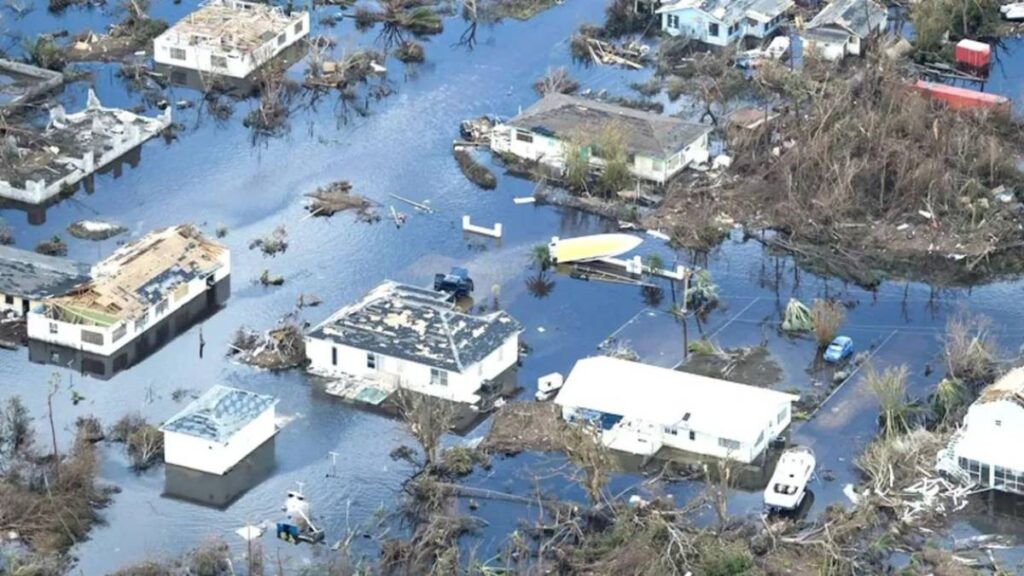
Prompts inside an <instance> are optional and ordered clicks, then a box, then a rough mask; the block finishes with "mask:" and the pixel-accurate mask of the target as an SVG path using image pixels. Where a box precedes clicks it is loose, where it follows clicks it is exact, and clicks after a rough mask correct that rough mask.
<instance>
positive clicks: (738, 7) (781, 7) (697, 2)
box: [658, 0, 793, 23]
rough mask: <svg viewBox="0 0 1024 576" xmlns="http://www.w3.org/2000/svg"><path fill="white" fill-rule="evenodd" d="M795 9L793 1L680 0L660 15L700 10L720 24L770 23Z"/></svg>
mask: <svg viewBox="0 0 1024 576" xmlns="http://www.w3.org/2000/svg"><path fill="white" fill-rule="evenodd" d="M792 7H793V0H680V1H679V2H676V3H674V4H668V5H666V6H663V7H662V8H660V9H659V10H658V13H659V14H661V13H665V12H677V11H679V10H687V9H691V8H692V9H694V10H700V11H701V12H704V13H706V14H708V15H710V16H711V17H712V18H715V19H716V20H718V21H720V22H727V23H734V22H736V21H737V20H740V19H741V18H744V17H746V18H751V19H752V20H756V21H757V22H760V23H764V22H768V21H769V20H771V19H772V18H775V17H776V16H779V15H780V14H783V13H785V12H786V11H787V10H789V9H790V8H792Z"/></svg>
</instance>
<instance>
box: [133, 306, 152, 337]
mask: <svg viewBox="0 0 1024 576" xmlns="http://www.w3.org/2000/svg"><path fill="white" fill-rule="evenodd" d="M148 323H149V310H146V311H145V312H143V313H142V316H139V317H138V319H136V320H135V331H136V332H138V331H140V330H142V329H143V328H145V327H146V324H148Z"/></svg>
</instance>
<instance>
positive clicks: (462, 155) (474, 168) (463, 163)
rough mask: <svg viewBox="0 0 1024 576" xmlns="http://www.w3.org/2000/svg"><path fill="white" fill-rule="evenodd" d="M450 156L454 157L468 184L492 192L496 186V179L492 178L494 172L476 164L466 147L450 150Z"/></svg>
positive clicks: (456, 147)
mask: <svg viewBox="0 0 1024 576" xmlns="http://www.w3.org/2000/svg"><path fill="white" fill-rule="evenodd" d="M452 154H453V155H454V156H455V160H456V162H458V163H459V168H460V169H461V170H462V173H463V174H464V175H465V176H466V178H468V179H469V181H470V182H472V183H474V184H476V185H477V186H479V187H481V188H483V189H484V190H493V189H494V188H495V187H497V186H498V179H497V177H495V176H494V172H491V171H490V170H489V169H488V168H487V167H486V166H484V165H483V164H481V163H479V162H477V161H476V159H475V158H473V155H472V154H471V153H470V151H469V150H468V149H467V147H465V146H458V145H456V146H455V147H453V148H452Z"/></svg>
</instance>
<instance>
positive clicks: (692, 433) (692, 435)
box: [690, 430, 697, 442]
mask: <svg viewBox="0 0 1024 576" xmlns="http://www.w3.org/2000/svg"><path fill="white" fill-rule="evenodd" d="M696 439H697V433H696V432H694V431H693V430H690V441H691V442H693V441H694V440H696Z"/></svg>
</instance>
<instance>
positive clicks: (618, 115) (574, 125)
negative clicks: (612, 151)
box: [491, 94, 711, 183]
mask: <svg viewBox="0 0 1024 576" xmlns="http://www.w3.org/2000/svg"><path fill="white" fill-rule="evenodd" d="M607 126H615V127H617V128H619V129H620V130H622V131H623V134H624V136H625V146H626V151H627V153H628V154H629V171H630V172H631V173H632V174H633V176H635V177H637V178H642V179H644V180H650V181H652V182H657V183H664V182H667V181H668V180H669V179H671V178H672V177H673V176H675V175H676V174H677V173H678V172H679V171H681V170H682V169H683V168H686V167H687V166H689V165H690V164H699V163H704V162H707V160H708V156H709V153H708V133H710V132H711V128H710V127H709V126H704V125H702V124H694V123H691V122H686V121H684V120H680V119H679V118H674V117H671V116H663V115H661V114H653V113H651V112H642V111H640V110H634V109H632V108H626V107H624V106H616V105H614V104H608V103H605V102H599V101H597V100H591V99H587V98H579V97H576V96H569V95H566V94H547V95H545V96H544V97H543V98H541V99H540V100H539V101H538V102H536V103H535V104H534V105H533V106H530V107H529V108H527V109H526V110H524V111H522V112H521V113H520V114H519V115H518V116H516V117H514V118H512V119H511V120H509V121H508V122H504V123H501V124H498V125H497V126H495V127H494V130H493V132H492V133H491V149H492V150H494V151H495V152H499V153H504V154H512V155H514V156H517V157H519V158H523V159H525V160H529V161H539V162H542V163H544V164H547V165H549V166H552V167H554V168H556V169H557V170H564V169H565V155H566V152H567V147H568V146H567V142H568V141H569V139H570V138H572V137H574V136H577V135H582V136H583V137H585V138H591V139H596V136H597V134H599V133H600V131H601V130H602V129H604V128H605V127H607ZM574 152H575V151H574ZM578 153H579V154H583V155H584V156H585V157H586V158H587V159H588V161H589V163H590V164H591V165H592V166H594V167H600V166H601V165H603V164H604V160H602V159H601V156H600V154H601V152H600V150H598V149H597V148H596V147H595V146H593V145H592V144H591V145H588V146H586V147H584V148H583V149H582V150H579V151H578Z"/></svg>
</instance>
